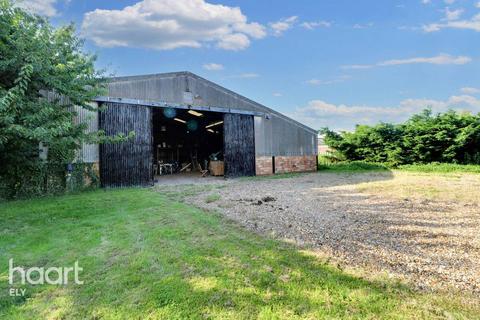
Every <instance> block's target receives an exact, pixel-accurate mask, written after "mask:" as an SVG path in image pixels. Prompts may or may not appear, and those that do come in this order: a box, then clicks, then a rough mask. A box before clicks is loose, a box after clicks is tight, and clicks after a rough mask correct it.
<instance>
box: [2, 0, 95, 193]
mask: <svg viewBox="0 0 480 320" xmlns="http://www.w3.org/2000/svg"><path fill="white" fill-rule="evenodd" d="M82 48H83V41H82V40H81V39H79V38H78V37H77V36H76V35H75V28H74V26H73V25H67V26H63V27H59V28H54V27H52V25H51V24H50V23H49V21H48V20H46V19H44V18H42V17H39V16H36V15H33V14H30V13H28V12H26V11H25V10H22V9H20V8H16V7H14V5H13V3H12V2H11V1H10V0H0V163H1V165H0V178H1V180H2V181H3V183H4V184H5V185H6V188H7V189H8V190H9V196H14V195H15V194H16V193H17V192H18V190H19V189H21V188H22V187H24V184H25V183H31V181H26V180H25V176H28V175H33V176H35V175H36V174H38V172H39V168H41V166H42V164H41V161H40V159H39V157H38V154H39V153H38V146H39V143H44V144H46V145H48V146H49V162H50V163H57V164H58V165H64V164H66V163H69V162H72V161H73V159H74V156H75V150H76V149H77V148H78V147H79V146H80V145H81V143H82V142H83V141H86V140H88V139H94V137H93V136H92V135H87V134H85V133H84V127H83V125H76V124H75V123H74V121H73V118H74V116H75V112H74V109H73V106H80V107H81V108H87V109H91V107H90V106H89V102H91V101H92V99H93V98H94V97H96V96H98V95H100V94H101V93H102V90H103V84H104V78H103V77H102V72H98V71H96V70H95V67H94V62H95V59H96V57H95V56H94V55H91V54H87V53H85V52H83V50H82ZM100 135H101V133H100ZM4 187H5V186H4Z"/></svg>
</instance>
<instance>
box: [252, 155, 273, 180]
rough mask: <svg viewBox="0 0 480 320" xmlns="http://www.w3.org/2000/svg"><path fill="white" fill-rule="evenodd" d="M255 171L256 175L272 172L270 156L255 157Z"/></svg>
mask: <svg viewBox="0 0 480 320" xmlns="http://www.w3.org/2000/svg"><path fill="white" fill-rule="evenodd" d="M255 172H256V175H257V176H265V175H270V174H273V172H272V157H256V158H255Z"/></svg>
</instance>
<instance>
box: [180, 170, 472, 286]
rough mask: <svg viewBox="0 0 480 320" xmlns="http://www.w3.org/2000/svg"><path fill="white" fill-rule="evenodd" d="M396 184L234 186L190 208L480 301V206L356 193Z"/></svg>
mask: <svg viewBox="0 0 480 320" xmlns="http://www.w3.org/2000/svg"><path fill="white" fill-rule="evenodd" d="M390 180H392V181H394V180H395V176H394V175H393V174H392V173H390V172H375V173H358V174H339V173H312V174H306V175H302V176H297V177H292V178H288V179H252V180H234V181H228V182H227V183H226V184H225V186H224V187H222V188H216V189H215V191H214V192H215V193H216V194H218V195H219V197H218V200H217V201H215V202H209V203H207V202H206V201H205V198H206V197H207V196H208V195H209V191H205V192H199V193H197V194H195V195H191V196H188V197H186V198H185V200H186V201H187V202H189V203H192V204H194V205H196V206H198V207H201V208H205V209H208V210H216V211H218V212H220V213H222V214H223V215H225V216H226V217H228V218H230V219H233V220H235V221H237V222H238V223H240V224H241V225H243V226H245V227H247V228H248V229H250V230H253V231H255V232H259V233H262V234H268V235H274V236H275V237H276V238H280V239H284V240H288V241H294V242H295V243H297V244H299V245H301V246H308V247H313V248H315V250H318V251H320V252H321V253H322V254H327V255H328V256H330V257H333V258H335V259H338V261H341V262H342V263H344V264H346V265H348V266H353V267H358V266H360V267H362V268H366V269H367V270H372V269H373V270H376V271H381V272H383V271H387V272H388V273H390V274H393V275H395V276H397V277H400V278H402V279H403V280H406V281H408V282H410V283H412V284H414V285H415V286H416V287H418V288H421V289H449V288H452V287H454V288H457V289H460V290H464V291H469V292H473V293H475V294H480V208H479V206H478V204H477V203H453V202H449V203H445V202H440V201H432V200H427V199H417V198H415V199H414V198H403V199H402V198H395V197H386V196H385V195H382V194H379V195H375V194H367V193H360V192H359V191H358V189H357V186H358V185H359V184H362V185H363V186H364V185H365V183H370V182H372V183H378V182H380V181H390ZM392 181H390V182H389V183H392ZM176 188H177V189H178V190H181V188H182V187H181V186H177V187H176ZM472 192H480V191H478V190H472Z"/></svg>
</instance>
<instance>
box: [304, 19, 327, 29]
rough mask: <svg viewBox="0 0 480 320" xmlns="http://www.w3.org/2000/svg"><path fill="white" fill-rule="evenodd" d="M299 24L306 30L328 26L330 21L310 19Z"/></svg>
mask: <svg viewBox="0 0 480 320" xmlns="http://www.w3.org/2000/svg"><path fill="white" fill-rule="evenodd" d="M301 26H302V27H303V28H305V29H308V30H314V29H317V28H330V27H331V26H332V23H331V22H328V21H310V22H304V23H302V24H301Z"/></svg>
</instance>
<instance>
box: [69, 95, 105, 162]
mask: <svg viewBox="0 0 480 320" xmlns="http://www.w3.org/2000/svg"><path fill="white" fill-rule="evenodd" d="M92 107H95V108H96V107H97V106H96V103H92ZM74 108H75V112H76V113H77V115H76V117H75V121H74V122H75V124H81V123H83V124H85V125H86V127H87V128H86V130H85V131H86V132H87V133H91V132H96V131H98V111H96V110H95V111H92V110H87V109H84V108H82V107H79V106H75V107H74ZM98 152H99V147H98V144H87V143H83V144H82V146H81V148H80V149H79V150H78V152H77V158H76V162H85V163H94V162H98V161H99V154H98Z"/></svg>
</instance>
